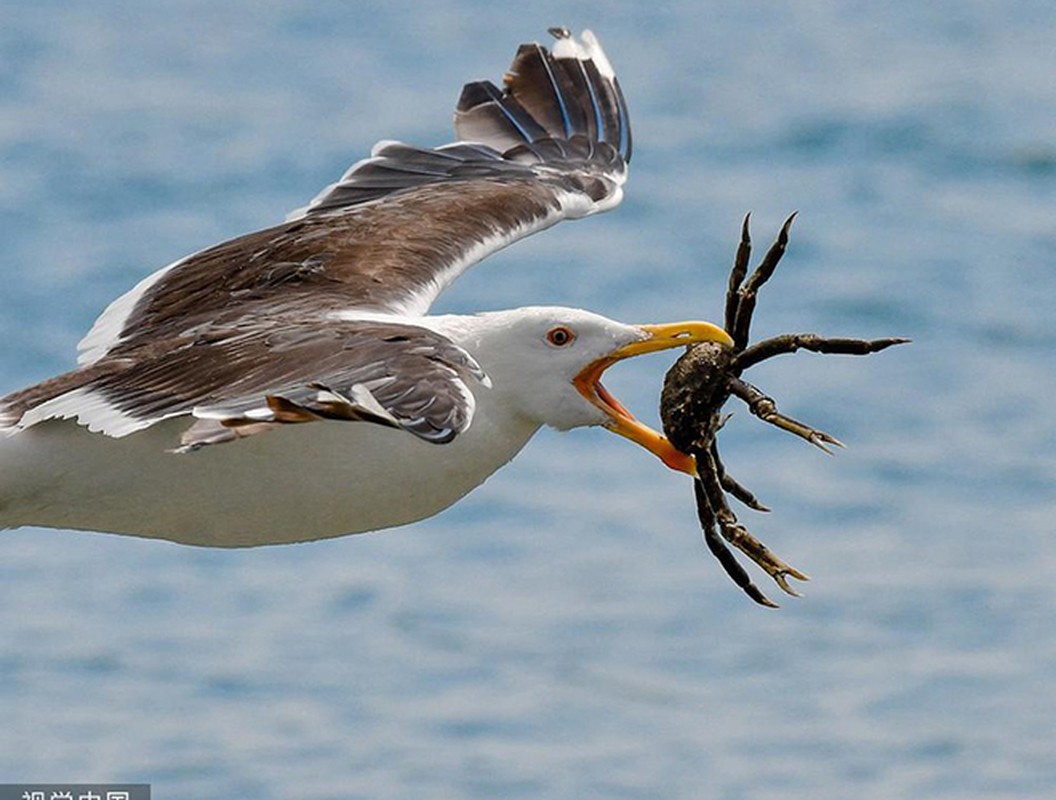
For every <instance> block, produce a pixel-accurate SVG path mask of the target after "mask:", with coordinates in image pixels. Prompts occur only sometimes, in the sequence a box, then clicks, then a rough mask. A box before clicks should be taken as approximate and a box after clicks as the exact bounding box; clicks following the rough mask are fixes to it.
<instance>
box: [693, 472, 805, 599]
mask: <svg viewBox="0 0 1056 800" xmlns="http://www.w3.org/2000/svg"><path fill="white" fill-rule="evenodd" d="M699 457H700V454H698V458H699ZM710 466H711V465H710V464H709V465H707V466H706V468H705V469H701V470H699V475H700V477H699V479H698V480H697V483H698V484H699V486H698V488H697V491H703V493H704V496H705V498H706V499H707V501H708V507H709V509H710V510H711V514H712V516H713V517H714V518H715V521H716V522H717V523H718V526H719V530H720V531H721V533H722V537H723V538H724V539H725V540H726V541H727V542H729V543H730V544H732V545H733V546H734V547H736V548H737V549H738V550H740V551H741V552H742V553H744V554H745V555H746V556H748V558H750V559H751V560H752V561H754V562H755V563H756V564H757V565H758V566H759V568H760V569H762V570H763V571H764V572H765V573H766V574H767V575H769V576H770V577H771V578H773V579H774V581H775V582H776V583H777V585H778V586H780V587H781V589H782V590H783V591H785V592H787V593H788V594H790V595H792V596H794V597H799V594H798V593H797V592H796V591H795V590H794V589H793V588H792V587H791V586H789V585H788V581H787V580H786V579H785V576H789V577H792V578H796V579H797V580H801V581H809V580H810V578H809V577H808V576H807V575H804V574H803V573H802V572H800V571H799V570H797V569H796V568H795V567H791V566H789V565H788V564H786V563H785V562H784V561H782V560H781V559H780V558H778V557H777V556H776V555H774V553H773V551H772V550H770V548H768V547H767V546H766V545H765V544H763V543H762V542H760V541H759V540H758V539H756V538H755V536H753V535H752V533H751V531H749V530H748V529H747V528H746V527H744V526H743V525H741V524H740V523H739V522H738V521H737V516H736V514H734V513H733V511H732V510H731V509H730V507H729V505H727V503H726V498H725V496H724V495H723V492H722V486H721V485H720V483H719V480H718V476H717V475H716V474H715V471H714V469H711V468H710ZM698 507H699V503H698ZM727 571H728V570H727ZM731 577H733V576H732V575H731ZM742 588H744V589H745V591H746V592H747V591H748V589H747V588H745V587H742ZM757 602H758V601H757ZM764 605H765V603H764Z"/></svg>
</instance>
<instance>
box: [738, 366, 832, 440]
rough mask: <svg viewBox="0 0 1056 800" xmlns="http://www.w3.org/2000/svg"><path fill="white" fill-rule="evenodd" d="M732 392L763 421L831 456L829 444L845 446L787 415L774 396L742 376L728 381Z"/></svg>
mask: <svg viewBox="0 0 1056 800" xmlns="http://www.w3.org/2000/svg"><path fill="white" fill-rule="evenodd" d="M728 385H729V387H730V392H731V393H732V394H734V395H736V396H737V397H739V398H741V400H743V401H744V402H745V403H747V405H748V410H749V411H750V412H751V413H752V414H753V415H754V416H756V417H758V418H759V419H761V420H762V421H763V422H768V423H770V424H771V425H775V426H777V427H778V428H781V429H782V430H786V431H788V432H789V433H794V434H795V435H796V436H798V437H799V438H801V439H804V440H806V441H808V442H810V443H811V444H812V445H814V446H815V447H818V448H820V449H821V450H824V451H825V452H826V453H828V454H829V455H830V456H831V455H832V450H831V449H830V448H829V447H827V445H830V444H831V445H835V446H836V447H843V442H841V441H840V440H839V439H837V438H836V437H835V436H830V435H829V434H827V433H825V432H824V431H819V430H817V429H816V428H812V427H810V426H809V425H804V424H803V423H802V422H799V421H798V420H794V419H792V417H786V416H785V415H784V414H781V413H780V412H778V410H777V403H775V402H774V399H773V398H772V397H767V396H766V395H765V394H763V393H762V392H761V391H759V390H758V389H756V388H755V387H754V386H752V385H751V384H750V383H748V382H746V381H743V380H741V379H740V378H732V377H731V378H730V379H729V381H728Z"/></svg>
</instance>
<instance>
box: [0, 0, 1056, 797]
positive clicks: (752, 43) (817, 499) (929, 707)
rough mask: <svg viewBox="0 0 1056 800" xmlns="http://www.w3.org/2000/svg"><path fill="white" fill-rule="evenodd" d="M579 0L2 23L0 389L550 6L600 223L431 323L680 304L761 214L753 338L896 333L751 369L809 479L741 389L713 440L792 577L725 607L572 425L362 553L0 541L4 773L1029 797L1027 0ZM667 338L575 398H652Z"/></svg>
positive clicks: (1044, 564) (1041, 59)
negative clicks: (618, 178)
mask: <svg viewBox="0 0 1056 800" xmlns="http://www.w3.org/2000/svg"><path fill="white" fill-rule="evenodd" d="M588 5H589V4H584V3H577V4H567V5H566V4H561V3H556V2H543V3H536V4H533V5H532V10H530V11H528V10H525V9H524V8H523V4H503V3H483V2H470V1H469V0H466V1H465V2H453V1H449V2H442V1H441V2H434V3H432V4H429V6H428V7H427V8H425V7H422V6H423V4H416V5H411V4H406V5H404V4H398V3H386V4H381V3H377V4H375V3H337V2H317V3H311V4H302V5H298V6H297V7H296V8H295V7H293V6H292V4H277V3H275V4H271V3H267V4H265V3H256V2H253V3H250V2H242V1H241V0H234V1H233V2H227V3H222V4H220V3H205V2H169V3H153V2H145V3H135V4H133V3H124V2H117V1H116V0H112V1H110V2H104V1H101V2H93V3H79V4H69V3H56V2H37V3H20V4H16V3H13V2H5V3H3V4H2V16H3V23H2V24H0V64H2V67H0V241H2V242H3V257H2V261H0V281H2V287H3V288H2V290H0V390H4V391H6V390H9V389H14V388H17V387H19V386H21V385H24V384H27V383H30V382H32V381H36V380H39V379H42V378H44V377H46V376H48V375H50V374H54V373H56V372H58V371H61V370H63V369H65V368H68V367H69V366H71V365H72V363H73V348H74V345H75V343H76V341H77V339H78V338H79V337H80V335H81V334H83V332H84V331H85V330H87V328H88V327H89V325H90V323H91V321H92V319H93V318H94V316H95V315H96V314H97V313H98V312H99V311H100V310H101V308H102V307H103V306H104V305H105V304H106V302H108V301H109V300H110V299H111V298H112V297H114V296H115V295H117V294H118V293H120V292H122V291H124V290H125V289H126V288H128V287H129V286H131V285H132V284H133V283H134V282H135V281H136V280H138V278H139V277H141V276H142V275H144V274H146V273H147V272H148V271H150V270H152V269H154V268H156V267H159V266H162V265H163V264H166V263H168V262H170V261H172V260H174V259H175V258H177V257H179V256H181V255H184V254H185V253H188V252H190V251H193V250H195V249H198V248H201V247H204V246H206V245H209V244H211V243H213V242H216V241H219V240H221V239H224V238H227V237H230V236H233V235H236V234H238V233H241V232H243V231H246V230H250V229H253V228H258V227H263V226H265V225H268V224H271V223H273V222H275V221H276V220H278V219H281V217H282V216H283V214H284V213H285V212H286V211H288V210H289V209H291V208H294V207H296V206H299V205H301V204H303V203H304V202H305V201H306V200H307V199H308V198H310V197H311V196H312V195H313V194H314V193H315V192H316V191H317V190H318V189H319V188H320V187H321V186H323V185H324V184H326V183H327V182H329V181H331V180H333V179H334V178H335V176H337V175H338V174H340V172H341V171H343V169H344V168H345V167H346V166H347V165H348V164H349V163H351V162H352V161H354V160H356V159H358V158H359V157H361V156H362V155H363V154H364V153H365V152H366V151H367V149H368V148H369V146H370V145H371V144H372V143H373V142H374V141H375V140H377V139H381V138H401V139H405V140H408V141H412V142H416V143H422V144H439V143H443V142H445V141H447V140H448V138H449V136H450V130H449V120H450V114H451V108H452V105H453V103H454V100H455V98H456V97H457V93H458V89H459V87H460V85H461V83H462V82H463V81H464V80H467V79H470V78H478V77H492V78H495V79H497V78H498V77H499V76H500V75H501V73H502V70H503V69H504V68H505V66H506V65H507V63H508V61H509V58H510V57H511V56H512V54H513V52H514V49H515V47H516V45H517V44H518V43H519V42H521V41H524V40H528V39H533V38H539V37H541V36H543V35H545V34H544V32H545V28H546V27H547V26H548V25H552V24H555V23H564V24H568V25H571V26H574V27H576V28H580V27H583V26H589V27H592V28H594V29H595V30H596V31H597V32H598V33H599V35H600V36H601V38H602V40H603V42H604V43H605V45H606V48H607V50H608V52H609V55H610V57H611V59H612V60H613V61H614V62H615V64H616V66H617V68H618V69H619V71H620V73H621V76H622V82H623V85H624V89H625V91H626V93H627V96H628V99H629V102H630V104H631V108H632V113H633V115H634V123H635V134H636V137H637V138H636V150H635V159H634V165H633V170H632V179H631V183H630V184H629V186H628V196H627V200H626V202H625V203H624V205H623V206H622V207H621V208H620V209H618V210H617V211H616V212H614V213H612V214H609V215H606V216H604V217H602V218H597V219H591V220H587V221H583V222H578V223H574V224H566V225H563V226H561V227H559V228H558V229H555V230H553V231H550V232H548V233H546V234H545V235H542V236H539V237H535V238H534V239H533V240H531V241H528V242H525V243H522V244H521V245H518V246H517V247H515V248H513V249H512V250H510V251H507V252H506V253H503V254H501V255H500V256H498V257H496V258H494V259H492V261H491V262H490V263H489V264H488V265H487V266H486V267H482V268H479V269H478V270H476V271H475V272H474V273H473V274H471V275H470V276H468V277H467V278H466V279H465V280H464V281H462V282H460V284H459V285H458V286H457V287H456V289H455V290H454V291H452V292H451V293H449V294H448V295H447V296H445V297H444V299H443V301H442V303H441V306H442V308H443V309H444V310H456V311H471V310H476V309H481V308H500V307H508V306H514V305H520V304H524V303H543V302H545V303H562V304H567V305H577V306H584V307H588V308H592V309H594V310H597V311H600V312H602V313H606V314H608V315H610V316H613V317H616V318H620V319H625V320H628V321H656V320H668V319H678V318H684V317H688V316H696V317H711V318H715V317H717V316H718V314H719V309H720V301H721V289H722V282H723V278H724V273H725V271H726V268H727V265H728V263H729V260H730V257H731V254H732V252H733V249H734V246H735V244H736V237H737V229H738V225H739V222H740V218H741V216H742V215H743V214H744V212H746V211H748V210H752V211H753V212H754V229H755V232H756V238H757V239H758V240H759V241H760V242H765V241H767V240H768V239H769V238H770V237H771V236H772V235H773V233H774V232H775V231H776V229H777V227H778V225H779V224H780V222H781V220H782V219H783V218H784V216H785V215H786V214H787V213H788V212H790V211H791V210H793V209H798V210H799V212H800V217H799V219H798V221H797V223H796V226H795V229H794V232H793V242H792V246H791V249H790V252H789V255H788V257H787V260H786V263H784V264H783V266H782V271H781V272H780V273H779V274H778V276H777V278H775V280H774V282H773V284H772V285H771V286H769V287H768V288H767V292H766V295H765V296H764V299H763V301H762V303H761V305H760V310H759V326H758V328H759V332H760V333H761V334H767V333H776V332H781V331H786V330H817V331H821V332H826V333H840V334H856V335H866V336H883V335H904V336H910V337H912V338H913V339H914V344H913V345H912V346H911V347H907V348H900V349H898V350H895V351H891V352H888V353H885V354H883V355H880V356H874V357H872V358H870V359H865V360H859V359H849V358H843V359H838V358H832V359H822V358H820V357H817V356H811V355H799V356H796V357H795V358H786V359H783V360H781V361H780V362H777V363H772V364H769V365H766V366H765V367H763V368H760V369H759V370H758V371H757V372H755V373H753V376H754V379H755V380H756V382H758V383H759V384H761V385H762V386H763V387H764V388H765V389H766V390H767V391H768V392H769V393H771V394H773V395H775V396H776V397H777V398H779V399H780V400H781V401H782V404H783V408H784V409H785V410H787V411H788V412H790V413H792V414H794V415H796V416H802V417H804V418H806V419H807V420H809V421H812V422H816V423H817V424H819V425H822V426H823V427H825V428H826V429H827V430H830V431H831V432H832V433H833V434H835V435H836V436H838V437H839V438H840V439H842V440H844V441H845V442H847V443H848V445H849V447H848V449H847V450H845V451H842V452H840V453H839V454H838V455H837V456H836V457H835V458H827V457H825V456H824V455H822V454H820V453H818V452H816V451H813V450H812V449H810V448H808V447H805V446H803V445H802V444H801V443H799V442H796V441H793V440H791V439H790V438H789V437H787V436H783V435H780V434H779V433H778V432H776V431H773V430H771V429H769V428H766V427H764V426H762V425H760V424H758V423H755V422H754V421H752V420H750V419H748V418H747V414H745V413H743V412H742V413H739V414H738V415H737V417H736V418H735V419H734V420H733V421H732V422H731V423H730V425H729V426H728V428H727V430H726V431H725V432H724V434H723V435H724V441H723V448H724V451H725V453H726V458H727V461H728V462H729V466H730V469H731V471H733V472H735V474H736V475H738V476H739V477H740V478H741V479H742V480H743V481H744V482H746V483H748V484H749V485H750V486H752V488H753V489H755V490H756V491H757V493H758V494H760V495H761V496H762V498H763V499H764V500H765V501H766V502H767V503H768V504H769V505H770V506H772V507H773V509H774V512H773V513H772V514H771V515H769V516H765V517H763V516H760V515H757V514H752V513H751V512H745V514H744V518H745V520H746V521H747V522H749V524H750V525H752V527H753V529H754V530H755V531H756V532H757V533H758V534H759V535H760V536H761V537H762V538H764V539H765V540H766V541H767V542H768V543H770V544H771V545H772V546H773V547H774V549H775V550H777V551H778V552H779V553H781V554H782V555H784V556H785V557H787V558H788V559H789V560H790V561H792V562H793V563H795V564H796V565H797V566H800V567H802V568H803V569H804V570H806V571H807V572H809V573H810V574H811V575H812V576H813V578H814V580H813V581H812V582H811V583H810V584H809V585H808V586H807V597H806V598H804V599H802V600H793V599H788V600H787V602H785V601H782V604H783V608H782V609H781V610H780V611H776V612H774V611H767V610H764V609H761V608H758V607H756V606H754V605H753V604H751V603H750V602H749V601H747V600H746V598H744V597H743V596H742V595H741V594H740V593H739V592H738V591H737V590H736V589H735V587H733V585H732V584H731V583H730V582H729V581H728V580H727V579H726V578H725V577H724V576H723V575H722V574H721V573H720V571H719V568H718V566H717V565H716V564H715V563H714V562H713V560H712V559H711V558H710V557H709V556H708V555H707V553H706V551H705V549H704V547H703V545H702V544H701V542H700V537H699V533H698V529H697V525H696V522H695V516H694V510H693V505H692V498H691V492H690V487H689V485H688V484H687V482H686V481H685V480H683V479H681V478H680V477H678V476H676V475H675V474H674V473H670V472H667V471H666V470H664V469H662V468H661V467H660V466H659V465H658V464H656V463H654V461H653V460H652V459H651V458H650V457H649V456H648V455H647V454H644V453H643V452H639V451H637V449H636V448H633V447H631V446H630V445H629V444H628V443H627V442H625V441H623V440H618V439H617V438H616V437H613V436H610V435H608V434H606V433H604V432H602V431H578V432H574V433H571V434H567V435H557V434H552V433H544V434H541V435H540V436H539V437H538V438H537V440H536V441H534V442H533V443H532V444H531V445H530V446H529V448H528V449H527V450H526V451H525V452H524V453H523V454H522V455H521V456H519V457H518V459H517V460H516V461H515V462H514V463H513V464H512V465H511V466H510V467H508V468H507V469H505V470H504V471H502V472H501V473H500V474H498V475H497V476H495V477H494V478H493V479H492V480H491V481H489V482H488V483H487V484H486V485H485V486H484V487H483V488H482V489H480V490H479V491H477V492H476V493H474V494H473V495H471V496H470V497H469V498H468V499H466V500H465V501H463V502H462V503H461V504H459V505H458V506H456V507H455V508H454V509H452V510H450V511H449V512H447V513H445V514H443V515H441V516H440V517H438V518H436V519H433V520H430V521H428V522H425V523H422V524H418V525H415V526H412V527H410V528H407V529H403V530H399V531H394V532H389V533H385V534H380V535H369V536H361V537H353V538H346V539H342V540H337V541H332V542H326V543H319V544H312V545H303V546H294V547H280V548H272V549H262V550H255V551H242V552H220V551H206V550H198V549H191V548H186V547H180V546H175V545H169V544H166V543H152V542H146V541H137V540H131V539H124V538H121V537H112V536H102V535H88V534H74V533H68V532H60V531H40V530H21V531H16V532H5V533H4V534H3V535H2V536H0V720H2V724H0V780H9V781H15V780H20V781H31V780H32V781H71V780H80V781H88V780H100V781H101V780H122V781H144V782H150V783H152V784H153V786H154V792H155V797H173V798H240V797H255V798H304V799H306V800H322V798H423V797H428V798H499V797H501V798H519V797H525V798H528V797H531V798H535V797H546V798H577V799H578V798H595V797H596V798H656V797H664V798H729V799H730V800H735V799H736V798H752V799H753V800H766V798H778V797H782V798H783V797H789V796H799V797H811V798H826V799H830V798H831V800H842V799H843V798H848V797H857V798H885V800H886V799H890V798H907V799H908V798H913V799H914V800H916V799H918V798H951V799H952V798H995V799H996V798H1048V797H1051V796H1052V787H1053V786H1054V785H1056V759H1054V758H1053V753H1054V752H1056V731H1054V720H1056V691H1054V689H1053V683H1054V679H1056V617H1054V615H1053V608H1054V607H1056V591H1054V589H1053V584H1054V580H1053V579H1054V574H1056V547H1054V544H1053V527H1054V526H1053V515H1054V512H1056V490H1054V484H1056V465H1054V450H1056V447H1054V445H1056V422H1054V419H1056V415H1054V414H1053V413H1052V410H1051V407H1052V397H1053V394H1054V393H1056V376H1054V367H1056V358H1054V353H1056V323H1054V322H1053V319H1054V314H1053V311H1054V306H1056V91H1054V88H1053V86H1054V84H1053V77H1052V76H1053V75H1054V74H1056V48H1054V47H1053V44H1052V43H1053V41H1056V8H1054V7H1053V5H1052V4H1051V2H1035V3H1031V2H1011V3H1005V4H992V3H983V2H950V1H949V0H940V1H939V2H935V3H930V4H918V3H909V2H902V1H901V0H898V1H897V2H891V3H884V4H869V3H856V2H850V1H849V0H848V1H846V2H839V1H836V2H820V1H819V2H806V3H797V4H786V5H777V4H771V3H760V2H748V3H741V4H737V5H736V7H734V6H733V4H718V3H716V4H701V3H697V2H693V3H689V2H683V3H668V4H663V5H657V4H641V3H605V4H602V3H599V4H597V5H596V8H593V9H591V8H589V7H588ZM793 9H794V10H793ZM667 363H669V359H667V360H665V359H663V358H660V357H655V358H653V359H645V360H642V363H639V364H627V365H625V366H623V367H622V368H621V369H620V370H619V371H617V372H616V373H615V374H614V375H613V377H612V379H611V381H610V386H611V388H613V390H614V391H615V393H616V394H618V395H619V396H621V397H622V398H623V399H624V400H625V401H626V402H627V403H628V405H630V406H631V407H632V408H634V409H636V410H638V411H640V412H641V414H642V416H643V417H645V418H647V419H652V420H654V421H655V412H654V411H652V409H653V408H654V407H655V404H656V398H657V393H658V388H659V382H660V377H661V375H662V373H663V370H664V368H665V367H666V365H667ZM2 480H3V476H2V475H0V481H2ZM349 491H350V492H354V491H355V487H349ZM233 501H237V498H233Z"/></svg>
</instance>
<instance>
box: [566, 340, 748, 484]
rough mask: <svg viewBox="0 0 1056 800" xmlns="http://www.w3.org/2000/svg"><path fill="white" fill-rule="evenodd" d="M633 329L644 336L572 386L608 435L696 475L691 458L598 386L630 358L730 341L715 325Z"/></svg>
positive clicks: (729, 344) (589, 368) (585, 372)
mask: <svg viewBox="0 0 1056 800" xmlns="http://www.w3.org/2000/svg"><path fill="white" fill-rule="evenodd" d="M636 327H637V328H638V329H639V330H641V331H642V333H643V334H645V337H644V338H643V339H640V340H639V341H636V342H631V343H630V344H626V345H624V346H623V347H620V348H618V349H616V350H614V351H613V352H611V353H609V354H608V355H607V356H605V357H604V358H599V359H598V360H597V361H594V362H592V363H590V364H588V365H587V366H586V367H585V368H584V369H583V370H582V371H581V372H580V373H579V374H578V375H576V377H575V378H574V379H573V380H572V383H573V385H574V386H575V387H576V390H577V391H578V392H579V393H580V394H581V395H583V397H585V398H586V399H587V400H589V401H590V402H591V403H593V404H594V405H595V406H597V407H598V408H600V409H601V410H602V411H604V412H605V413H606V414H607V415H608V417H609V421H608V422H607V423H605V427H606V428H608V429H609V430H610V431H612V432H613V433H618V434H619V435H620V436H625V437H626V438H628V439H630V440H631V441H632V442H637V443H638V444H640V445H641V446H642V447H644V448H645V449H646V450H648V451H649V452H650V453H652V454H653V455H655V456H656V457H657V458H659V459H660V460H661V461H663V462H664V463H665V464H667V466H669V467H670V468H671V469H674V470H678V471H679V472H685V473H687V474H689V475H696V474H697V470H696V464H695V462H694V459H693V457H692V456H689V455H686V454H685V453H683V452H681V451H679V450H676V449H675V447H674V445H672V444H671V442H669V441H668V440H667V437H665V436H664V435H663V434H662V433H659V432H657V431H654V430H653V429H652V428H650V427H648V426H647V425H643V424H642V423H641V422H639V421H638V420H637V419H635V417H634V415H633V414H632V413H631V412H630V411H628V410H627V409H626V408H625V407H624V405H623V404H622V403H620V401H619V400H617V399H616V398H615V397H613V396H612V395H611V394H609V391H608V389H606V388H605V387H604V386H602V385H601V375H602V373H603V372H605V370H607V369H608V368H609V367H611V366H612V365H613V364H615V363H616V362H617V361H622V360H623V359H625V358H630V357H631V356H640V355H644V354H645V353H655V352H657V351H659V350H669V349H671V348H672V347H685V346H687V345H692V344H697V343H699V342H718V343H719V344H722V345H725V346H726V347H732V346H733V339H731V338H730V335H729V334H728V333H726V331H724V330H723V329H722V328H720V327H719V326H718V325H712V324H711V323H710V322H672V323H667V324H663V325H637V326H636Z"/></svg>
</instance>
